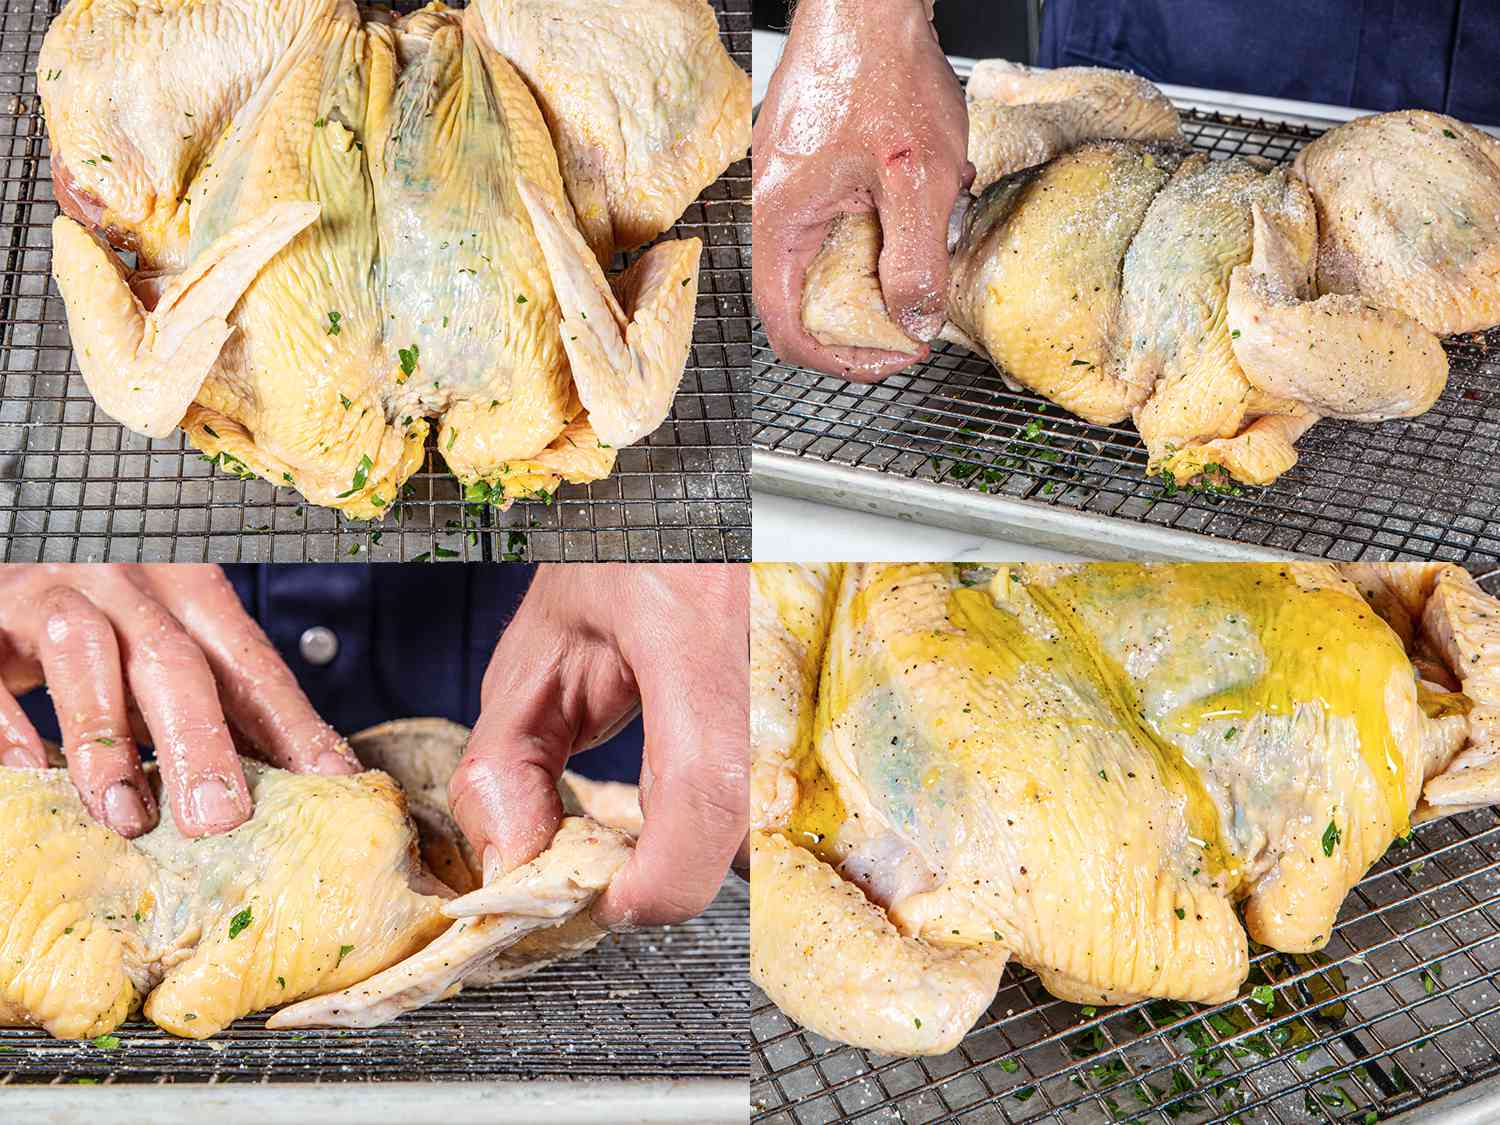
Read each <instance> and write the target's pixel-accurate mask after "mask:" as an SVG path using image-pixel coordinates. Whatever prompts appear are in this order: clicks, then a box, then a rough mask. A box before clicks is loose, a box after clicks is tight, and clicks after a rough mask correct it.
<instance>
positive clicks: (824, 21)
mask: <svg viewBox="0 0 1500 1125" xmlns="http://www.w3.org/2000/svg"><path fill="white" fill-rule="evenodd" d="M931 15H932V6H931V3H930V2H928V0H803V2H802V3H801V4H800V5H799V6H798V8H797V13H796V16H795V18H794V19H793V20H792V27H791V34H790V36H789V37H788V39H787V44H786V51H785V53H784V54H783V55H782V56H781V63H780V65H779V66H778V67H777V68H776V72H775V73H774V74H773V75H772V76H771V83H770V86H769V88H768V89H767V91H766V97H765V101H764V102H763V103H762V105H761V110H760V115H759V117H758V118H757V119H756V123H755V130H754V142H753V145H752V153H753V161H754V178H753V188H754V208H753V210H752V212H751V223H752V227H753V234H754V253H755V269H754V271H753V272H754V277H753V288H754V294H755V304H756V308H757V310H758V312H759V313H760V318H761V321H762V323H764V325H765V329H766V335H767V336H768V337H769V338H770V342H771V346H772V348H774V349H775V351H776V353H777V354H778V355H779V356H780V357H781V358H782V359H783V360H785V361H787V362H788V363H796V364H799V365H801V366H805V367H813V368H817V369H818V370H820V371H827V372H829V373H830V374H836V375H843V376H845V377H846V378H849V379H853V380H856V381H858V382H873V381H875V380H878V379H882V378H884V377H885V376H886V375H889V374H891V373H893V372H895V371H899V370H900V369H901V368H902V367H905V366H906V365H908V364H909V363H911V362H913V357H912V356H910V355H901V354H899V353H897V352H888V351H882V350H878V349H872V348H829V347H825V346H823V345H822V344H820V343H818V341H817V340H815V339H814V338H813V337H812V335H811V334H810V333H809V332H808V331H807V329H806V328H805V327H804V326H803V323H802V290H803V284H804V280H805V276H806V273H807V267H808V264H809V263H810V262H811V261H812V259H813V257H814V256H815V255H816V254H817V252H818V248H819V247H820V246H821V245H822V244H823V239H824V237H825V236H826V235H827V233H828V228H829V225H830V224H831V223H832V222H833V220H834V219H835V218H836V217H837V216H838V215H839V214H841V213H843V212H860V211H871V210H874V211H876V212H877V213H878V214H879V217H880V227H881V231H882V235H883V240H884V241H883V246H882V249H881V253H880V271H879V272H880V288H881V292H882V294H883V295H884V297H885V304H886V308H887V310H889V312H890V314H891V316H892V317H893V318H894V319H895V320H896V322H897V323H898V324H900V325H901V327H902V328H903V329H904V330H905V331H906V332H907V334H908V335H910V336H912V337H913V338H914V339H916V340H919V341H924V342H925V341H928V340H931V339H932V338H933V337H934V336H935V335H937V333H938V331H939V329H941V328H942V326H943V321H944V303H945V299H946V292H945V291H946V289H947V284H948V219H949V216H950V215H951V213H952V211H953V205H954V203H955V202H956V201H957V199H958V196H959V193H960V192H961V191H963V190H964V189H965V188H966V187H967V186H968V184H969V183H970V182H971V181H972V180H973V178H974V168H973V166H972V165H971V164H970V163H969V161H968V157H967V155H966V153H967V149H968V142H969V118H968V111H967V109H966V107H965V105H964V96H963V91H962V90H961V89H960V87H959V83H958V78H957V77H956V76H955V75H954V73H953V68H952V67H950V66H949V65H948V60H947V59H946V58H945V57H944V55H943V51H942V48H941V47H940V46H939V45H938V41H937V34H936V33H935V32H934V31H933V29H932V25H931V24H930V23H929V22H928V21H929V20H930V18H931ZM925 354H926V351H925V348H924V349H923V351H922V352H921V353H920V354H919V356H918V357H917V358H920V357H921V355H925Z"/></svg>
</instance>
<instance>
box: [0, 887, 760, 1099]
mask: <svg viewBox="0 0 1500 1125" xmlns="http://www.w3.org/2000/svg"><path fill="white" fill-rule="evenodd" d="M749 943H750V938H749V913H748V893H747V890H746V888H745V885H744V884H743V883H742V882H740V881H739V880H738V879H735V878H732V877H731V879H730V880H729V881H728V882H727V883H726V884H725V886H724V889H723V890H721V891H720V892H719V896H718V898H716V899H715V900H714V902H713V904H712V905H711V906H710V907H709V908H708V910H706V911H705V912H704V913H703V914H701V915H699V916H698V917H697V918H694V919H693V920H691V921H689V922H685V923H683V924H682V925H678V926H670V927H666V928H663V929H655V930H641V931H639V932H637V933H634V934H627V935H622V936H618V937H612V938H607V939H606V940H605V942H604V943H603V944H601V945H600V946H599V947H598V948H596V949H594V950H593V951H591V952H589V953H586V954H584V955H583V956H581V957H579V958H577V959H575V960H572V961H567V962H564V963H562V964H559V965H554V966H552V967H550V968H547V969H543V970H542V971H541V972H539V973H537V974H536V975H534V976H531V977H527V978H526V979H524V980H521V981H516V982H513V983H511V984H506V985H500V986H497V987H495V988H486V989H476V990H466V991H464V992H461V993H459V995H458V996H456V997H454V998H453V999H451V1000H443V1001H440V1002H438V1003H436V1004H432V1005H429V1006H428V1007H426V1008H421V1009H419V1010H417V1011H415V1012H411V1013H409V1014H407V1015H405V1016H402V1017H401V1018H400V1019H398V1020H396V1021H395V1022H394V1023H390V1024H387V1025H385V1026H384V1027H378V1028H372V1029H368V1030H361V1031H344V1030H321V1031H320V1030H315V1029H314V1030H307V1031H298V1032H289V1031H267V1030H266V1029H265V1020H264V1018H263V1017H261V1016H253V1017H249V1018H246V1019H242V1020H239V1021H238V1022H236V1023H235V1024H233V1025H232V1026H230V1027H229V1028H227V1029H225V1030H224V1031H222V1032H220V1033H219V1034H218V1035H216V1036H214V1037H213V1038H212V1039H208V1040H204V1041H202V1042H195V1041H192V1040H187V1039H177V1038H174V1037H173V1036H170V1035H168V1034H166V1033H165V1032H163V1031H161V1030H160V1029H159V1028H157V1027H155V1026H153V1025H152V1024H149V1023H146V1022H145V1021H143V1020H141V1019H139V1018H136V1019H132V1020H131V1021H130V1022H128V1023H126V1024H125V1025H124V1027H122V1028H121V1029H120V1030H119V1031H117V1032H115V1033H114V1034H115V1036H117V1037H118V1038H119V1040H120V1042H119V1045H118V1046H117V1047H110V1048H104V1047H100V1046H96V1045H94V1044H93V1043H89V1042H82V1043H80V1042H65V1041H63V1040H60V1039H52V1038H50V1037H49V1036H48V1035H47V1034H46V1032H43V1031H37V1030H26V1029H20V1028H0V1087H4V1086H5V1085H10V1084H22V1083H31V1084H36V1083H70V1082H78V1081H80V1080H82V1081H85V1082H100V1083H105V1082H109V1083H141V1082H216V1083H222V1082H400V1081H413V1080H417V1079H420V1080H437V1081H443V1080H475V1081H484V1080H488V1081H493V1080H496V1079H517V1080H524V1079H552V1078H613V1079H651V1078H717V1079H738V1080H745V1079H747V1078H748V1076H749V1058H748V1057H747V1054H746V1051H745V1040H744V1026H745V1019H746V1014H747V1012H748V1010H749V1000H750V991H751V985H750V981H749V969H748V964H749V956H750V952H749V951H750V944H749ZM106 1042H107V1041H106ZM3 1104H4V1096H3V1094H0V1105H3Z"/></svg>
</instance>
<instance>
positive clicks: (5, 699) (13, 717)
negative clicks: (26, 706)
mask: <svg viewBox="0 0 1500 1125" xmlns="http://www.w3.org/2000/svg"><path fill="white" fill-rule="evenodd" d="M0 766H10V767H11V768H13V769H38V770H39V769H45V768H46V767H47V748H46V747H45V746H43V745H42V739H41V736H40V735H38V734H37V732H36V727H34V726H32V725H31V720H30V719H28V718H27V717H26V712H25V711H23V710H21V705H20V704H19V703H17V702H16V697H15V696H14V695H12V694H11V693H10V692H9V691H8V690H7V689H6V688H5V687H3V686H0Z"/></svg>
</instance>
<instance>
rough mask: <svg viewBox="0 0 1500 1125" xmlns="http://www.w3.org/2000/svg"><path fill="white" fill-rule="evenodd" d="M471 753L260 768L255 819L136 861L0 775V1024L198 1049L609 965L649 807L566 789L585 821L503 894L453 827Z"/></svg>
mask: <svg viewBox="0 0 1500 1125" xmlns="http://www.w3.org/2000/svg"><path fill="white" fill-rule="evenodd" d="M467 738H468V731H467V730H466V729H465V728H463V727H460V726H458V725H457V724H454V723H449V722H447V721H445V720H435V719H412V720H402V721H399V722H393V723H386V724H383V725H381V726H379V727H375V728H372V729H371V730H368V731H364V732H361V733H360V734H356V735H355V736H353V737H352V738H351V739H350V745H351V746H352V747H353V749H354V750H355V752H356V754H358V755H359V756H360V757H361V760H363V761H365V762H366V763H367V764H371V765H375V766H377V767H379V768H377V769H372V770H370V771H369V772H366V773H363V774H359V775H357V776H353V777H333V778H323V777H315V776H309V775H296V774H290V773H286V772H284V771H282V770H277V769H272V768H270V767H267V766H263V765H260V764H259V763H256V762H251V761H248V760H247V761H245V762H243V763H242V764H243V766H244V768H245V771H246V777H247V780H248V781H249V782H250V787H251V794H252V796H253V798H254V801H255V811H254V814H253V815H252V817H251V819H250V820H249V821H247V822H246V823H245V824H243V825H241V826H240V827H239V828H236V829H234V830H232V831H230V832H227V833H223V834H221V835H218V836H210V837H204V838H202V839H199V840H188V839H186V838H185V837H183V836H182V835H181V834H180V833H179V832H178V831H177V829H176V826H175V824H174V823H173V822H172V820H171V818H170V817H166V818H163V820H162V822H161V823H160V824H159V825H158V826H157V827H156V828H155V829H153V830H152V831H151V832H149V833H147V834H146V835H144V836H142V837H139V838H138V839H135V840H126V839H125V838H124V837H122V836H119V835H117V834H115V833H114V832H111V831H109V830H108V829H106V828H103V827H101V826H100V825H98V824H97V823H96V822H94V821H93V820H92V819H91V818H90V817H89V816H88V814H87V812H85V810H84V808H83V805H82V803H81V802H80V801H79V799H78V796H77V792H76V790H75V789H74V788H73V785H72V782H71V781H70V780H69V778H68V773H67V770H66V769H64V768H55V769H46V770H35V769H6V768H3V767H0V844H3V852H4V854H5V855H7V856H9V857H10V858H9V859H8V860H6V861H5V862H4V863H3V864H0V916H3V917H6V918H7V919H9V920H10V921H9V924H8V925H7V926H6V928H5V929H4V931H3V932H0V956H3V958H4V964H3V967H0V1024H5V1023H21V1024H35V1025H38V1026H40V1027H43V1028H45V1029H46V1030H47V1031H49V1032H51V1033H52V1034H53V1035H56V1036H59V1037H61V1038H89V1037H93V1036H97V1035H102V1034H105V1033H107V1032H108V1031H110V1030H112V1029H113V1028H115V1027H117V1026H118V1025H119V1024H120V1023H121V1022H123V1021H124V1020H125V1019H126V1018H127V1017H128V1016H130V1015H131V1014H133V1013H134V1012H136V1011H137V1010H139V1009H142V1008H144V1014H145V1016H146V1018H148V1019H150V1020H151V1021H153V1022H154V1023H156V1024H157V1025H158V1026H160V1027H162V1028H164V1029H165V1030H167V1031H170V1032H172V1033H173V1034H176V1035H183V1036H189V1037H192V1038H198V1039H201V1038H206V1037H208V1036H210V1035H213V1034H214V1033H215V1032H217V1031H219V1030H220V1029H222V1028H223V1027H225V1026H227V1025H228V1024H229V1023H231V1022H233V1021H234V1020H235V1019H237V1018H238V1017H240V1016H242V1015H246V1014H249V1013H251V1012H256V1011H260V1010H262V1009H265V1008H283V1010H282V1011H281V1012H280V1013H278V1015H277V1016H276V1017H274V1018H273V1019H272V1020H271V1021H270V1023H269V1025H270V1026H273V1027H289V1026H308V1025H312V1024H318V1025H329V1026H366V1027H367V1026H373V1025H375V1024H378V1023H384V1022H386V1021H387V1020H390V1019H393V1018H395V1017H396V1016H398V1015H400V1014H401V1013H403V1012H406V1011H410V1010H412V1009H413V1008H416V1007H420V1006H422V1005H424V1004H427V1003H431V1002H434V1001H436V1000H439V999H442V998H444V997H446V996H451V995H452V994H453V993H455V992H457V991H458V990H459V988H460V987H462V986H463V985H464V984H469V985H471V986H481V985H486V984H497V983H500V982H503V981H510V980H515V979H517V978H519V977H523V976H526V975H528V974H530V973H533V972H536V971H537V970H538V969H540V968H542V967H544V966H546V965H549V964H552V963H554V962H556V961H558V960H562V959H565V958H568V957H573V956H577V955H579V954H581V953H584V952H586V951H587V950H589V949H591V948H593V947H594V946H595V945H596V944H598V942H599V941H600V940H601V939H602V938H603V936H604V933H603V931H602V930H600V929H599V927H598V926H596V925H594V923H593V922H592V920H591V919H590V918H589V916H588V908H589V907H590V906H591V905H592V904H593V902H594V901H595V899H597V897H598V895H599V894H600V893H602V892H603V890H604V889H606V888H607V887H608V885H609V882H610V879H611V878H612V877H613V875H614V873H615V872H616V871H618V870H619V868H620V867H621V866H622V865H623V864H624V862H625V861H626V860H627V859H628V857H629V854H630V851H631V847H632V836H631V833H632V832H639V831H640V826H641V817H640V807H639V799H638V795H637V793H636V790H635V787H634V786H628V785H619V784H613V783H601V782H591V781H588V780H587V779H585V778H580V777H576V776H575V775H571V774H569V775H566V776H565V777H564V779H563V781H562V783H561V784H560V787H559V789H560V795H561V796H562V798H563V802H564V806H565V808H566V809H567V810H568V811H569V812H570V813H571V814H574V815H570V816H569V817H567V818H566V819H565V820H564V822H563V825H562V827H561V829H560V830H559V832H558V834H557V836H556V837H555V839H554V840H553V842H552V844H551V845H550V846H549V847H548V849H547V850H546V851H544V852H543V853H542V854H541V855H540V856H538V857H537V858H536V860H534V861H533V862H532V863H530V864H526V865H524V866H523V867H521V868H519V869H517V870H515V871H512V872H502V871H498V870H494V871H490V872H488V873H486V872H484V871H483V870H482V869H481V864H480V861H479V858H478V857H477V856H475V855H474V853H473V850H472V849H471V848H470V847H469V844H468V842H467V840H465V838H464V836H463V833H462V832H461V831H460V830H459V828H458V826H457V824H456V823H455V822H454V821H453V819H452V816H451V814H450V813H449V811H448V806H447V792H446V791H447V785H448V780H449V778H450V777H451V776H452V774H453V770H454V769H455V768H456V766H457V764H458V762H459V760H460V758H461V757H462V754H463V748H464V744H465V742H466V741H467ZM386 771H389V772H386ZM392 775H394V777H393V776H392ZM151 776H152V777H153V779H154V773H153V774H152V775H151ZM398 780H399V782H400V784H399V785H398V784H397V782H398ZM403 790H405V793H403ZM406 794H409V795H410V797H409V799H410V804H408V798H407V796H406ZM408 811H410V814H411V817H410V818H408ZM590 813H592V814H597V816H598V817H600V818H602V819H603V820H604V821H608V822H610V823H612V824H614V825H618V827H611V826H609V825H607V824H605V823H601V822H600V821H599V820H595V819H593V818H592V817H591V816H590V815H588V814H590ZM413 821H415V824H414V823H413ZM434 872H437V873H438V874H439V875H440V876H441V880H440V879H439V878H438V877H435V876H434V874H433V873H434ZM455 891H457V892H459V893H460V895H462V896H464V897H460V898H458V899H456V900H455V899H454V892H455ZM453 919H458V920H457V921H454V920H453ZM286 1005H291V1006H290V1007H284V1006H286Z"/></svg>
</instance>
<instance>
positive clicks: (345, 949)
mask: <svg viewBox="0 0 1500 1125" xmlns="http://www.w3.org/2000/svg"><path fill="white" fill-rule="evenodd" d="M353 952H354V946H352V945H341V946H339V959H338V960H337V961H335V962H334V963H333V967H334V968H335V969H336V968H338V967H339V966H340V965H342V964H343V963H344V958H345V957H347V956H349V954H351V953H353Z"/></svg>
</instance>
